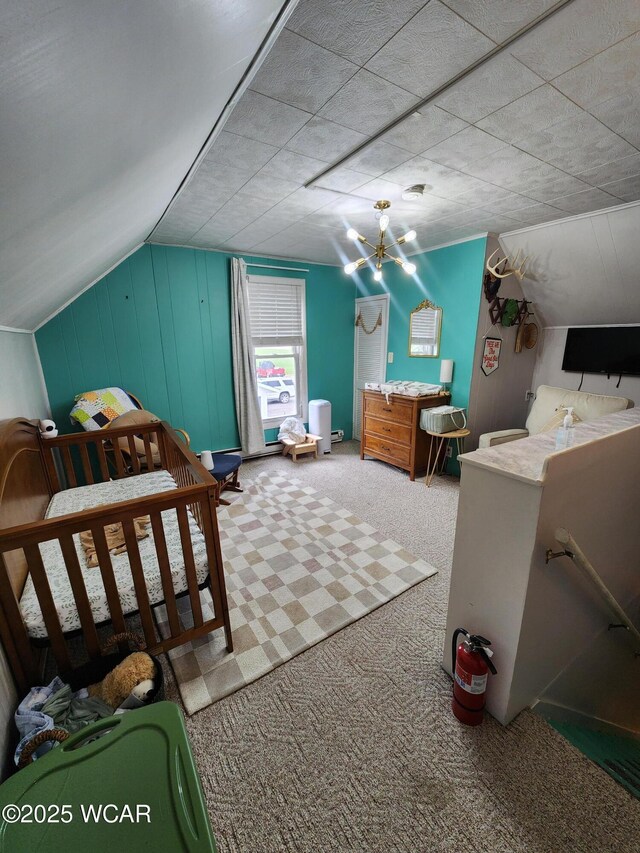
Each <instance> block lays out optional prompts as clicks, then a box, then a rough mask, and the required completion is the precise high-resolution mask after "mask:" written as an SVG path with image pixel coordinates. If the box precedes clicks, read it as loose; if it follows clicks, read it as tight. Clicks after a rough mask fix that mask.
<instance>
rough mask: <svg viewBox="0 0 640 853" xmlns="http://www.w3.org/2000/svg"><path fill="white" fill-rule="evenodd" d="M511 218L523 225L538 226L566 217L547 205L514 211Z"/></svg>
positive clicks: (562, 212) (535, 205) (560, 211)
mask: <svg viewBox="0 0 640 853" xmlns="http://www.w3.org/2000/svg"><path fill="white" fill-rule="evenodd" d="M511 216H512V217H513V218H514V219H516V220H517V221H518V222H522V223H523V224H524V225H539V224H540V223H541V222H552V221H553V220H554V219H562V217H563V216H566V213H565V212H564V211H562V210H558V208H556V207H551V206H550V205H548V204H534V205H532V206H531V207H523V208H521V209H520V210H514V211H513V212H512V214H511Z"/></svg>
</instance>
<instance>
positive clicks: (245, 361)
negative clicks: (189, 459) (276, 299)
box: [231, 258, 266, 456]
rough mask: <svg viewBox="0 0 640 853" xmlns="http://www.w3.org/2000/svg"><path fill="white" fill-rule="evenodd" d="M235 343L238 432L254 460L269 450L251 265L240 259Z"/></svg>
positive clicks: (234, 294) (235, 264) (234, 293)
mask: <svg viewBox="0 0 640 853" xmlns="http://www.w3.org/2000/svg"><path fill="white" fill-rule="evenodd" d="M231 343H232V347H233V387H234V392H235V398H236V418H237V421H238V432H239V434H240V443H241V445H242V452H243V453H244V454H245V455H247V456H251V455H253V454H254V453H260V452H262V451H264V450H265V449H266V448H265V444H264V431H263V429H262V417H261V415H260V403H259V401H258V380H257V376H256V364H255V359H254V356H253V345H252V343H251V316H250V314H249V294H248V284H247V265H246V264H245V262H244V261H243V260H242V259H240V258H232V259H231Z"/></svg>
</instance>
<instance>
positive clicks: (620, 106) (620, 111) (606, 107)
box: [590, 90, 640, 148]
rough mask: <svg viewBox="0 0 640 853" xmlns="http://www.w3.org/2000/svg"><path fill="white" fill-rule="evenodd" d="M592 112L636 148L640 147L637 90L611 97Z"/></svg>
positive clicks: (592, 108)
mask: <svg viewBox="0 0 640 853" xmlns="http://www.w3.org/2000/svg"><path fill="white" fill-rule="evenodd" d="M590 112H592V113H593V115H594V116H595V117H596V118H598V119H600V121H601V122H602V123H603V124H606V126H607V127H610V128H611V130H613V131H615V132H616V133H617V134H618V135H619V136H622V138H623V139H626V140H627V142H630V143H631V144H632V145H633V146H634V147H635V148H640V94H639V93H638V91H637V90H635V91H633V92H630V93H628V94H625V95H618V97H616V98H609V100H608V101H603V102H602V103H601V104H598V105H597V106H595V107H591V109H590Z"/></svg>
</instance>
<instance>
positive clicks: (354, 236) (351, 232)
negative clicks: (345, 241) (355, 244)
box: [347, 228, 360, 240]
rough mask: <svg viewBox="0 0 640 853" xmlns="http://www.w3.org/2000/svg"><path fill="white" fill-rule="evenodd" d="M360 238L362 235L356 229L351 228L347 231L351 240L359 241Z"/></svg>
mask: <svg viewBox="0 0 640 853" xmlns="http://www.w3.org/2000/svg"><path fill="white" fill-rule="evenodd" d="M359 236H360V235H359V234H358V232H357V231H356V229H355V228H349V229H348V231H347V237H348V238H349V239H350V240H357V239H358V237H359Z"/></svg>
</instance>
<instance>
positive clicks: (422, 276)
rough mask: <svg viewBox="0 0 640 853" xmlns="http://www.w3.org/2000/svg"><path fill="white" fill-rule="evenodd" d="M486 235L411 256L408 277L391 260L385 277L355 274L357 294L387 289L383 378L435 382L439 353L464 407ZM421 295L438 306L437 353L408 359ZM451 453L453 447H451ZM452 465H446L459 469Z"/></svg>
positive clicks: (455, 396) (457, 400) (455, 397)
mask: <svg viewBox="0 0 640 853" xmlns="http://www.w3.org/2000/svg"><path fill="white" fill-rule="evenodd" d="M485 245H486V238H484V237H483V238H480V239H478V240H469V241H467V242H466V243H456V244H455V245H453V246H446V247H444V248H442V249H435V250H434V251H432V252H423V253H421V254H419V255H413V256H412V257H411V260H412V261H413V263H414V264H415V265H416V267H417V269H416V273H415V275H413V276H408V275H407V274H406V273H405V272H403V270H402V269H400V267H398V266H396V265H395V264H389V263H387V264H385V265H384V267H383V271H384V280H383V281H382V282H380V283H376V282H374V281H373V278H372V274H371V270H370V269H368V268H365V272H363V273H360V274H359V275H358V276H357V277H355V276H354V277H355V278H356V291H357V292H356V296H374V295H378V294H380V293H389V294H390V308H389V344H388V350H389V351H390V352H392V353H393V355H394V358H393V364H388V365H387V379H413V380H418V381H421V382H434V383H438V382H439V379H440V361H441V358H452V359H453V360H454V362H455V364H454V368H453V383H452V386H451V394H452V405H454V406H460V407H464V408H468V405H469V391H470V388H471V375H472V370H473V356H474V348H475V342H476V329H477V323H478V311H479V309H480V296H481V293H482V275H483V270H484V257H485ZM423 299H430V300H431V301H432V302H433V303H434V304H435V305H439V306H440V307H441V308H442V335H441V339H440V356H441V358H410V357H409V355H408V343H409V315H410V313H411V311H412V309H413V308H415V307H416V306H417V305H419V304H420V303H421V302H422V300H423ZM454 452H455V449H454ZM458 470H459V469H458V466H457V464H455V465H453V466H451V471H452V473H457V472H458Z"/></svg>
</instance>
